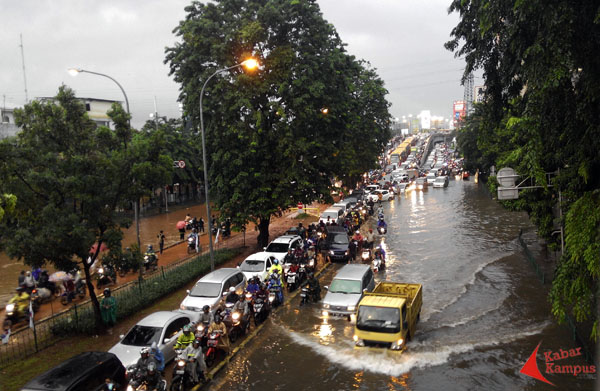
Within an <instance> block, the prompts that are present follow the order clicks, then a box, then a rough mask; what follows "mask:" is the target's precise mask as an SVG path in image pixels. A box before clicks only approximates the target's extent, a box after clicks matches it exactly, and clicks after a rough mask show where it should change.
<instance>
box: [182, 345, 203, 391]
mask: <svg viewBox="0 0 600 391" xmlns="http://www.w3.org/2000/svg"><path fill="white" fill-rule="evenodd" d="M182 355H183V357H185V359H186V360H187V361H188V369H189V373H190V375H191V377H192V381H193V382H194V383H198V381H199V378H201V379H204V372H206V363H205V362H204V355H203V354H202V347H201V346H200V340H199V339H194V341H193V342H192V344H191V345H188V346H187V347H186V348H185V349H183V352H182Z"/></svg>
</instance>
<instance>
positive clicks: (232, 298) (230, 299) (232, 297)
mask: <svg viewBox="0 0 600 391" xmlns="http://www.w3.org/2000/svg"><path fill="white" fill-rule="evenodd" d="M239 299H240V295H238V294H237V292H236V291H235V287H234V286H230V287H229V293H228V294H227V296H226V297H225V303H233V304H235V303H237V302H238V300H239Z"/></svg>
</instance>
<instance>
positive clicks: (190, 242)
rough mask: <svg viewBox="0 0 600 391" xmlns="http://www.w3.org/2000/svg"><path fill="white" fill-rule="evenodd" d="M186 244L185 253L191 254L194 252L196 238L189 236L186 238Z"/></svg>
mask: <svg viewBox="0 0 600 391" xmlns="http://www.w3.org/2000/svg"><path fill="white" fill-rule="evenodd" d="M187 243H188V246H187V253H188V254H191V253H195V252H196V238H194V237H193V236H190V237H189V238H188V240H187Z"/></svg>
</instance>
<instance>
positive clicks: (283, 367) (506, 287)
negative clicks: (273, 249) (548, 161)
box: [211, 181, 594, 391]
mask: <svg viewBox="0 0 600 391" xmlns="http://www.w3.org/2000/svg"><path fill="white" fill-rule="evenodd" d="M384 209H385V215H386V221H387V222H388V225H389V227H388V234H387V237H386V244H387V248H388V263H387V265H388V267H387V274H386V275H379V276H378V279H386V278H387V279H389V280H392V281H399V282H416V283H422V284H423V310H422V317H421V322H420V323H419V325H418V328H417V333H416V335H415V337H414V339H413V340H412V341H411V342H409V343H408V346H407V350H406V351H405V352H404V353H401V354H398V353H394V352H390V351H385V350H369V351H365V350H357V349H354V344H353V341H352V336H353V330H354V328H353V325H351V324H350V323H349V322H347V321H344V320H337V319H334V320H329V321H326V320H325V319H323V318H322V317H321V315H320V308H319V307H318V306H317V305H310V306H306V307H302V308H301V309H300V308H299V307H298V299H297V298H296V299H295V300H294V301H292V304H291V305H290V306H287V307H286V308H284V310H283V311H280V312H279V313H278V314H277V315H276V316H274V317H273V318H272V319H271V320H269V321H268V324H267V326H266V327H265V328H264V329H263V330H262V331H261V333H259V334H258V335H257V337H256V338H255V339H254V340H253V341H251V342H250V343H249V344H248V345H246V348H245V349H243V350H242V351H240V353H238V355H237V356H236V357H235V358H234V359H233V360H232V362H231V363H230V364H229V365H228V366H227V367H226V369H224V370H223V371H222V372H221V374H220V375H219V376H218V377H217V378H216V379H215V380H214V382H213V385H212V387H211V389H213V390H257V389H269V390H271V389H272V390H286V391H295V390H298V391H300V390H332V391H333V390H354V389H356V390H442V389H443V390H475V389H486V390H548V389H569V390H591V389H593V384H594V383H593V379H592V377H591V376H585V375H578V376H577V377H575V376H573V375H572V374H546V372H545V370H546V367H545V363H544V361H543V352H544V351H547V350H552V351H559V349H573V348H576V345H574V342H573V341H572V340H571V338H570V334H569V333H568V332H567V329H566V328H564V327H562V326H556V325H555V324H554V322H553V321H552V318H551V315H550V314H549V304H548V301H547V285H546V286H544V285H542V283H541V282H540V281H539V280H538V279H537V277H536V275H535V272H534V271H533V269H532V267H531V265H530V264H529V263H528V262H527V260H526V259H525V257H524V255H523V254H522V251H521V247H520V245H519V243H518V240H517V237H518V234H519V230H520V229H525V230H531V229H532V227H531V226H530V224H529V222H528V219H527V216H526V215H525V214H523V213H514V212H509V211H507V210H504V209H503V208H502V207H500V206H499V205H498V204H496V202H495V201H493V200H491V199H490V197H489V196H488V195H487V194H486V192H485V191H484V190H483V187H482V186H480V185H478V184H476V183H474V182H469V181H451V182H450V185H449V187H448V188H445V189H433V188H429V189H428V191H426V192H410V193H409V194H407V196H406V197H404V196H403V197H401V199H396V200H394V201H392V202H390V203H388V204H384ZM527 239H528V241H529V242H531V245H532V247H531V249H532V251H534V252H535V251H539V248H537V247H536V246H537V240H536V239H535V236H534V235H533V234H529V235H528V237H527ZM339 267H340V265H334V266H333V267H331V268H330V269H329V270H328V271H327V272H326V273H325V275H324V277H323V279H322V282H321V283H322V285H326V284H328V283H329V281H330V280H331V278H332V276H333V275H334V273H335V271H336V270H337V269H338V268H339ZM540 342H541V343H542V344H541V347H540V352H539V353H538V360H537V362H538V366H539V368H540V370H541V371H542V373H544V376H545V377H546V378H547V379H548V380H549V381H551V382H552V383H554V384H555V385H556V386H557V387H556V388H553V387H552V386H550V385H548V384H545V383H542V382H541V381H539V380H535V379H533V378H531V377H527V376H525V375H523V374H520V373H519V370H520V369H521V368H522V366H523V364H524V363H525V362H526V361H527V359H528V358H529V356H530V355H531V354H532V352H533V350H534V349H535V347H536V346H537V344H538V343H540ZM562 364H571V365H588V364H586V363H585V361H584V360H583V359H581V358H580V357H579V358H569V359H566V360H563V362H562Z"/></svg>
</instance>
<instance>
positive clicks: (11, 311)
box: [3, 303, 29, 328]
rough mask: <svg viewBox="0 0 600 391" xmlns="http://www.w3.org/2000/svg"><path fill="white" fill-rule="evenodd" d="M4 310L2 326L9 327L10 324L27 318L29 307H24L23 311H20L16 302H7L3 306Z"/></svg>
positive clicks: (24, 320)
mask: <svg viewBox="0 0 600 391" xmlns="http://www.w3.org/2000/svg"><path fill="white" fill-rule="evenodd" d="M4 310H5V313H6V317H5V318H4V322H3V326H4V328H11V326H12V325H15V324H17V323H20V322H26V321H28V320H29V309H26V310H25V312H21V311H19V307H18V306H17V304H16V303H9V304H7V305H6V307H4Z"/></svg>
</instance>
